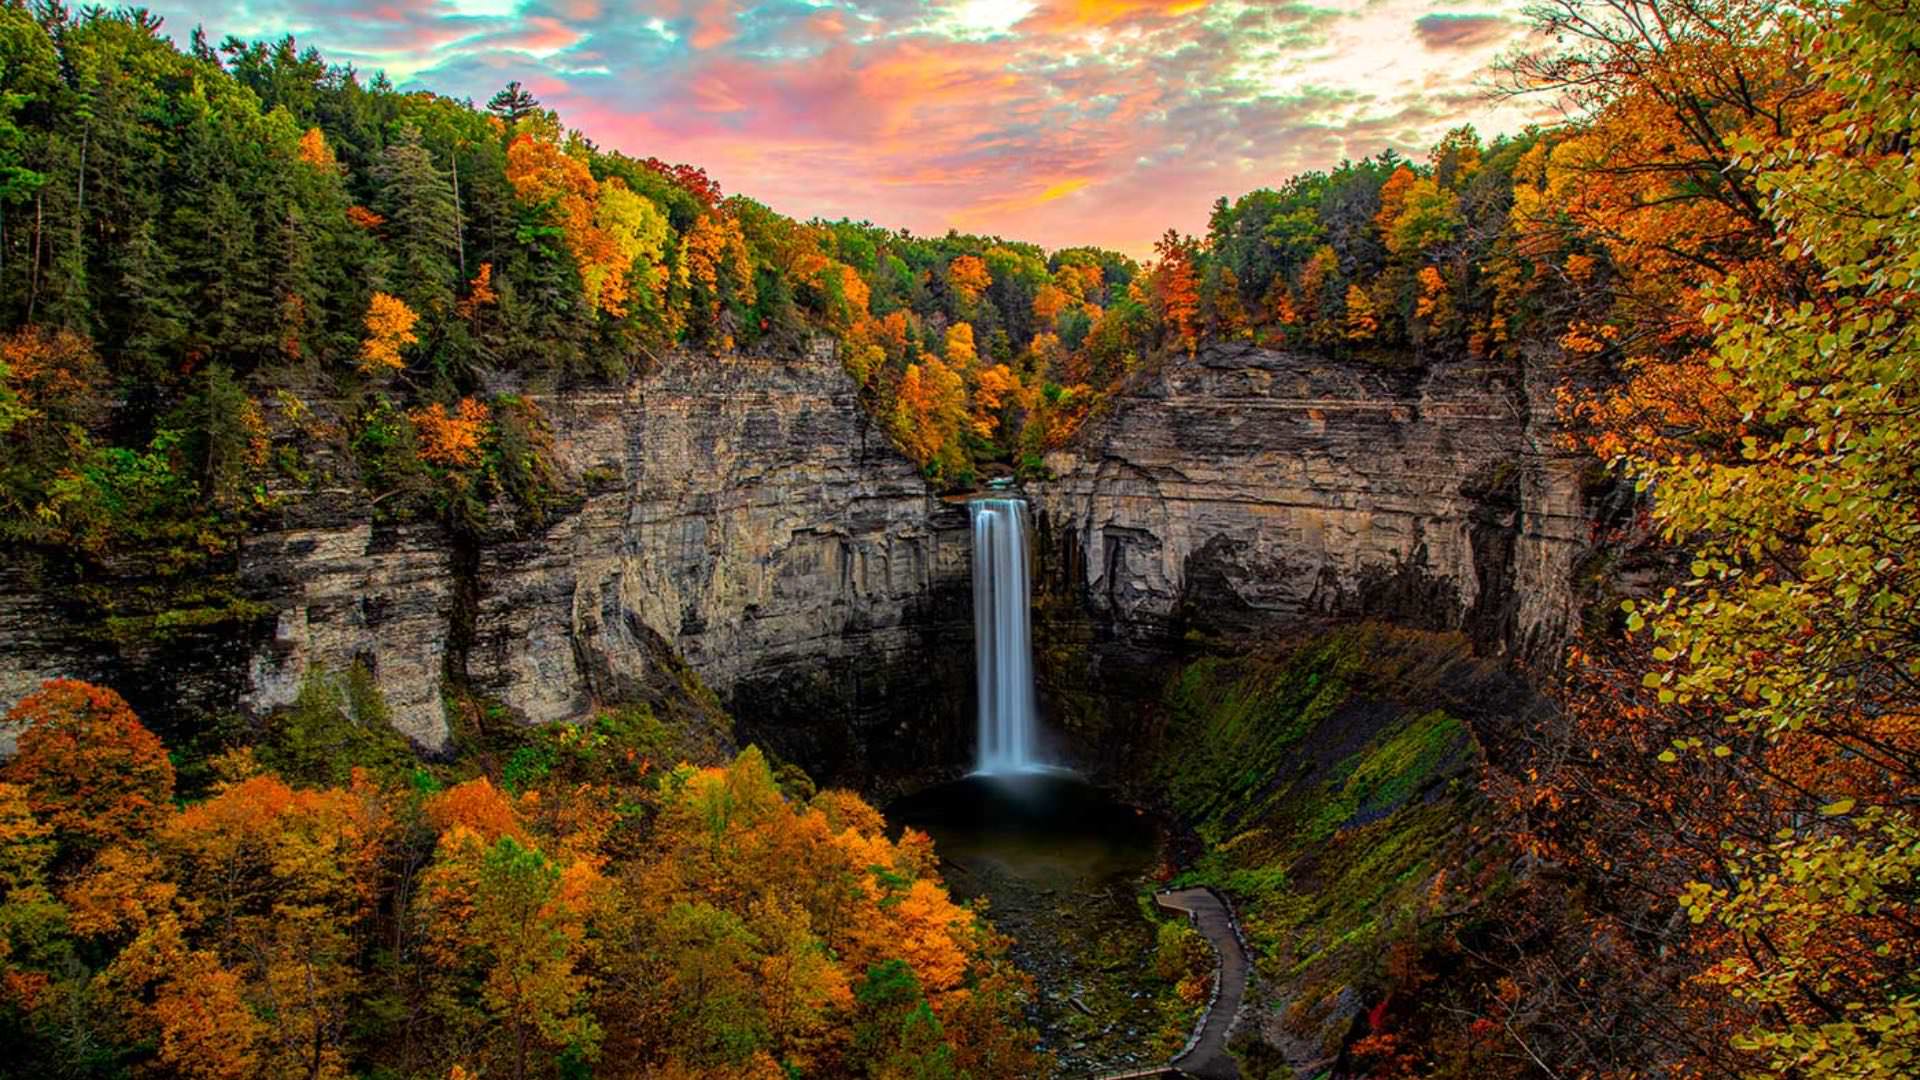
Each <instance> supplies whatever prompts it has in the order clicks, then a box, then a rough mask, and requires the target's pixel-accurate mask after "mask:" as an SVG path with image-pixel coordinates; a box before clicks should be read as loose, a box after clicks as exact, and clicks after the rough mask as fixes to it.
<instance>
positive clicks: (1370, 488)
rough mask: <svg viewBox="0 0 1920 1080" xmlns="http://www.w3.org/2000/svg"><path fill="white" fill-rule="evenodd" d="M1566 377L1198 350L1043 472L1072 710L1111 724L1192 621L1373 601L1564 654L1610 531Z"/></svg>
mask: <svg viewBox="0 0 1920 1080" xmlns="http://www.w3.org/2000/svg"><path fill="white" fill-rule="evenodd" d="M1553 409H1554V405H1553V396H1552V384H1551V382H1550V381H1548V379H1547V377H1545V376H1539V375H1536V376H1533V377H1532V378H1531V381H1530V379H1529V376H1527V375H1525V374H1523V373H1522V372H1521V371H1520V370H1518V369H1516V368H1515V367H1514V366H1512V365H1506V364H1502V365H1483V364H1477V363H1471V362H1446V363H1439V364H1435V365H1431V366H1428V367H1423V368H1417V369H1406V370H1397V369H1390V368H1385V367H1380V366H1377V365H1370V364H1367V363H1364V362H1351V363H1330V362H1328V361H1327V360H1325V359H1324V358H1320V357H1314V356H1309V355H1304V354H1298V353H1288V352H1276V351H1271V350H1266V349H1260V348H1255V347H1252V346H1249V345H1237V344H1236V345H1216V346H1211V347H1208V348H1204V349H1202V350H1201V351H1200V352H1199V354H1198V355H1197V356H1193V357H1177V358H1175V359H1173V360H1170V361H1169V362H1168V363H1167V364H1166V366H1165V367H1164V368H1163V369H1162V370H1161V371H1159V372H1158V373H1155V374H1154V375H1152V376H1150V377H1147V378H1143V379H1141V380H1139V381H1138V382H1137V384H1136V385H1135V386H1134V387H1133V388H1132V389H1131V390H1129V391H1128V392H1126V393H1123V394H1122V395H1120V396H1119V397H1118V398H1117V399H1116V400H1115V401H1114V402H1113V403H1112V406H1111V409H1110V411H1109V412H1108V413H1107V414H1106V415H1105V416H1103V417H1100V418H1098V419H1096V420H1095V421H1094V422H1093V423H1092V424H1091V425H1090V427H1089V429H1088V430H1087V431H1086V432H1084V433H1083V436H1082V438H1081V439H1080V440H1079V441H1078V442H1076V444H1075V445H1073V446H1072V447H1070V448H1068V449H1066V450H1062V451H1059V452H1056V453H1054V454H1052V455H1050V456H1049V457H1048V459H1047V465H1048V468H1049V470H1050V471H1051V472H1052V473H1053V474H1054V476H1055V479H1054V480H1052V481H1051V482H1049V483H1046V484H1043V485H1037V486H1035V487H1034V488H1033V489H1032V492H1031V494H1032V495H1033V498H1034V502H1035V507H1036V511H1037V513H1036V520H1037V521H1038V522H1039V530H1040V532H1041V534H1042V537H1041V546H1042V548H1043V552H1044V554H1043V555H1042V560H1041V561H1042V565H1043V571H1044V573H1043V580H1044V582H1045V592H1046V594H1047V595H1046V597H1045V598H1044V599H1043V601H1042V603H1041V605H1040V613H1041V614H1040V620H1039V626H1038V628H1037V629H1036V638H1037V640H1039V641H1040V643H1041V663H1040V668H1041V670H1042V672H1043V675H1042V678H1043V679H1044V680H1045V682H1046V685H1047V686H1048V687H1049V689H1050V690H1051V694H1052V697H1053V698H1054V699H1055V701H1056V714H1057V715H1056V720H1057V721H1059V723H1060V724H1061V726H1064V727H1066V728H1068V729H1069V730H1070V731H1074V732H1075V734H1077V736H1078V738H1079V739H1080V740H1081V741H1083V742H1084V741H1095V742H1100V741H1109V740H1111V739H1113V738H1122V739H1124V735H1123V734H1122V735H1115V734H1114V733H1115V732H1116V730H1117V729H1118V728H1119V725H1118V724H1117V723H1116V720H1117V719H1118V717H1119V716H1120V715H1123V714H1125V713H1126V712H1128V711H1129V709H1130V707H1131V706H1134V705H1136V704H1138V703H1139V702H1140V701H1141V700H1142V699H1143V698H1144V699H1148V700H1150V699H1151V698H1152V697H1153V696H1154V695H1155V694H1156V692H1157V689H1158V682H1157V681H1156V680H1158V679H1159V678H1160V677H1161V676H1162V675H1163V674H1164V673H1163V671H1162V670H1161V666H1160V665H1159V664H1156V663H1155V661H1156V660H1160V659H1164V658H1165V657H1166V655H1167V654H1168V652H1169V651H1170V650H1174V649H1177V647H1178V644H1179V642H1180V641H1181V639H1182V638H1183V637H1184V636H1186V635H1187V634H1189V633H1198V634H1202V635H1210V636H1217V635H1226V636H1232V635H1235V634H1241V633H1245V632H1248V631H1258V632H1260V633H1262V634H1266V635H1271V634H1274V633H1276V632H1285V631H1287V630H1289V629H1301V628H1305V627H1306V626H1308V625H1310V624H1314V623H1317V622H1321V621H1325V620H1328V619H1337V618H1343V617H1353V616H1373V617H1380V618H1386V619H1390V620H1392V621H1394V622H1397V623H1401V624H1403V625H1409V626H1414V627H1419V628H1423V629H1437V630H1455V629H1458V630H1464V631H1466V632H1467V633H1468V634H1469V635H1470V636H1471V637H1472V638H1473V640H1474V641H1475V643H1476V645H1477V647H1478V648H1479V649H1480V651H1481V652H1482V653H1483V654H1490V655H1502V654H1518V655H1523V656H1529V655H1534V654H1539V653H1543V652H1545V651H1547V650H1550V649H1551V647H1552V646H1553V645H1554V644H1555V643H1557V642H1558V641H1560V640H1561V638H1562V636H1563V634H1564V632H1565V630H1566V628H1567V625H1568V621H1569V619H1570V617H1571V613H1572V610H1573V604H1574V598H1573V595H1572V585H1571V580H1572V574H1573V570H1574V567H1575V564H1576V563H1577V561H1578V560H1579V558H1580V557H1581V555H1582V553H1583V552H1584V551H1585V550H1586V547H1587V545H1588V543H1589V540H1590V524H1589V519H1588V516H1587V513H1586V509H1585V506H1584V500H1583V498H1582V492H1581V478H1582V477H1581V474H1582V470H1583V468H1584V463H1583V460H1582V459H1581V458H1580V457H1578V456H1576V455H1574V454H1571V453H1569V452H1567V451H1565V450H1563V449H1560V448H1559V447H1558V446H1557V444H1556V440H1555V437H1554V435H1555V429H1554V424H1553Z"/></svg>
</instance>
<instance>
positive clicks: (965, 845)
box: [887, 773, 1161, 1076]
mask: <svg viewBox="0 0 1920 1080" xmlns="http://www.w3.org/2000/svg"><path fill="white" fill-rule="evenodd" d="M887 818H888V820H889V821H890V822H892V823H893V824H895V825H896V826H911V827H913V828H915V829H919V830H921V831H923V832H925V833H927V834H928V835H930V836H932V837H933V842H934V848H935V850H936V851H937V852H938V853H939V856H940V860H941V873H942V875H943V876H944V877H945V878H946V881H947V884H948V887H949V888H950V889H951V890H952V891H953V893H954V895H955V896H956V897H958V898H960V899H963V900H971V899H974V898H976V897H982V896H984V897H986V899H987V902H988V915H989V917H990V918H992V920H993V922H994V924H995V925H996V926H998V927H999V928H1000V929H1001V930H1002V931H1003V932H1005V933H1007V934H1010V935H1012V937H1013V938H1014V942H1015V944H1014V946H1013V950H1012V952H1013V958H1014V960H1015V962H1016V963H1018V964H1019V965H1020V966H1021V967H1022V968H1024V969H1025V970H1026V971H1028V972H1029V973H1031V974H1032V975H1033V976H1034V979H1035V981H1036V983H1037V985H1038V989H1039V998H1038V1001H1037V1002H1036V1007H1035V1009H1034V1011H1033V1015H1032V1016H1031V1019H1032V1020H1033V1022H1034V1023H1035V1024H1036V1026H1038V1027H1039V1029H1040V1032H1041V1037H1042V1040H1043V1042H1044V1043H1045V1044H1046V1046H1047V1048H1048V1049H1049V1050H1052V1051H1053V1052H1054V1053H1055V1054H1056V1055H1058V1057H1059V1059H1060V1063H1061V1065H1062V1068H1063V1072H1064V1073H1065V1074H1066V1075H1069V1076H1073V1075H1085V1074H1088V1073H1093V1072H1098V1071H1102V1070H1105V1069H1114V1068H1122V1067H1126V1066H1131V1065H1144V1064H1148V1063H1150V1062H1151V1061H1152V1060H1153V1056H1152V1053H1151V1051H1150V1049H1149V1044H1150V1043H1151V1040H1152V1039H1153V1037H1154V1035H1155V1033H1156V1031H1157V1028H1158V1026H1159V1021H1158V1019H1157V1016H1156V1013H1155V1009H1154V1003H1153V996H1154V994H1155V992H1156V991H1158V990H1159V989H1161V987H1160V986H1159V984H1158V983H1157V982H1156V981H1155V980H1154V979H1153V975H1152V970H1151V966H1152V954H1153V945H1154V927H1153V924H1152V923H1150V922H1149V921H1148V920H1147V918H1146V917H1145V916H1144V915H1143V914H1142V912H1141V908H1140V903H1141V901H1140V896H1141V892H1142V890H1143V889H1144V888H1146V887H1147V884H1148V882H1147V878H1148V875H1150V874H1151V873H1152V872H1153V870H1154V868H1155V867H1156V866H1157V865H1158V862H1159V859H1160V852H1161V830H1160V828H1159V826H1158V823H1157V822H1156V821H1155V820H1154V819H1153V818H1152V817H1151V816H1150V815H1147V814H1145V813H1143V812H1141V811H1139V810H1136V809H1135V808H1133V807H1130V806H1127V805H1125V804H1123V803H1120V802H1118V801H1116V800H1115V799H1113V798H1112V797H1111V796H1110V795H1109V794H1107V793H1106V792H1104V791H1102V790H1101V789H1099V788H1097V787H1094V786H1093V785H1091V784H1088V783H1086V782H1085V781H1083V780H1080V779H1078V778H1077V777H1073V776H1071V775H1066V774H1049V773H1036V774H1022V775H1017V776H1005V777H986V776H970V777H967V778H965V779H963V780H958V781H955V782H953V783H950V784H943V785H941V786H939V787H936V788H932V789H929V790H927V791H923V792H920V793H918V794H915V795H911V796H908V797H906V798H904V799H901V800H899V801H897V802H895V803H894V804H893V805H891V806H889V807H888V808H887Z"/></svg>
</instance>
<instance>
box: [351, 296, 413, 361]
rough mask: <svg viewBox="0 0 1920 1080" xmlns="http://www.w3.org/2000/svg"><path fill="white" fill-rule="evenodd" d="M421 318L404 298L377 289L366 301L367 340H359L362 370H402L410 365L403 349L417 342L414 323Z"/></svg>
mask: <svg viewBox="0 0 1920 1080" xmlns="http://www.w3.org/2000/svg"><path fill="white" fill-rule="evenodd" d="M419 321H420V316H418V315H416V314H414V312H413V309H412V308H410V307H408V306H407V302H406V301H405V300H402V299H400V298H399V297H397V296H391V295H389V294H387V293H383V292H377V293H374V294H373V299H372V301H371V302H369V303H368V304H367V317H366V327H367V336H366V340H364V341H362V342H361V343H360V370H361V371H364V372H368V373H375V372H384V371H399V370H400V369H402V368H404V367H406V366H407V361H406V359H405V358H404V357H402V356H401V355H400V350H402V349H404V348H406V347H407V346H409V345H412V344H414V343H415V342H418V341H419V340H420V338H419V337H418V336H417V335H416V334H414V332H413V327H414V324H415V323H418V322H419Z"/></svg>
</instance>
